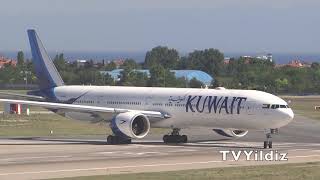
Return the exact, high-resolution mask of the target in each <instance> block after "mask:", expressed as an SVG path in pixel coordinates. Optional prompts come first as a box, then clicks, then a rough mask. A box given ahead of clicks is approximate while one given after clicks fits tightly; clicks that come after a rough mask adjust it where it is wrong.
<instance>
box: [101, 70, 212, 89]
mask: <svg viewBox="0 0 320 180" xmlns="http://www.w3.org/2000/svg"><path fill="white" fill-rule="evenodd" d="M121 71H123V69H115V70H112V71H100V73H101V74H104V75H105V74H109V75H110V76H111V77H112V78H113V79H114V80H115V81H120V78H121V74H120V72H121ZM134 71H136V72H142V73H145V74H146V75H147V76H148V77H150V72H149V70H148V69H137V70H134ZM170 71H171V72H173V73H174V74H175V76H176V78H184V79H186V80H187V81H190V80H191V79H193V78H195V79H197V80H198V81H200V82H202V83H203V84H204V85H206V86H210V85H211V83H212V82H213V80H214V79H213V78H212V77H211V76H210V75H209V74H207V73H205V72H203V71H199V70H170Z"/></svg>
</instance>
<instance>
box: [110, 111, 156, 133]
mask: <svg viewBox="0 0 320 180" xmlns="http://www.w3.org/2000/svg"><path fill="white" fill-rule="evenodd" d="M111 129H112V132H113V133H114V134H115V135H117V136H121V137H123V138H136V139H140V138H143V137H145V136H146V135H147V134H148V132H149V130H150V121H149V119H148V118H147V117H146V116H145V115H143V114H140V113H139V112H126V113H120V114H118V115H116V116H114V117H113V119H112V121H111Z"/></svg>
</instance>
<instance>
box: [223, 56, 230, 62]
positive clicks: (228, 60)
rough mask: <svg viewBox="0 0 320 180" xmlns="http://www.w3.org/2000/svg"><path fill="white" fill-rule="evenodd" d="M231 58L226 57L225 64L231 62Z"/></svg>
mask: <svg viewBox="0 0 320 180" xmlns="http://www.w3.org/2000/svg"><path fill="white" fill-rule="evenodd" d="M230 59H231V58H229V57H225V58H224V60H223V64H229V63H230Z"/></svg>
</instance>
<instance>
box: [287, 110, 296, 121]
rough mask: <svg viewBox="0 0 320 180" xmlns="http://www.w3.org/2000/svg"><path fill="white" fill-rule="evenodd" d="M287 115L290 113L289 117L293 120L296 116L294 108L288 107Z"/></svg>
mask: <svg viewBox="0 0 320 180" xmlns="http://www.w3.org/2000/svg"><path fill="white" fill-rule="evenodd" d="M287 115H288V119H289V120H290V121H292V120H293V118H294V113H293V111H292V109H288V112H287Z"/></svg>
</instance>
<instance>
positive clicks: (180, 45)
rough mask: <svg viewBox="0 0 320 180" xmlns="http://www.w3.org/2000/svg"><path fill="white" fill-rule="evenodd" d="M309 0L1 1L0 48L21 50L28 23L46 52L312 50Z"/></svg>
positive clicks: (314, 24) (315, 23) (315, 35)
mask: <svg viewBox="0 0 320 180" xmlns="http://www.w3.org/2000/svg"><path fill="white" fill-rule="evenodd" d="M319 9H320V1H317V0H268V1H266V0H28V1H23V0H1V6H0V25H1V26H0V27H1V28H0V32H1V33H0V52H1V51H16V50H27V51H29V46H28V41H27V35H26V29H28V28H35V29H36V30H37V31H38V34H39V35H40V38H41V39H42V41H43V42H44V44H45V46H46V48H47V50H48V51H146V50H149V49H151V48H152V47H154V46H157V45H165V46H169V47H172V48H176V49H178V50H179V51H181V52H188V51H192V50H194V49H204V48H211V47H212V48H218V49H221V50H222V51H224V52H257V53H263V52H296V53H318V52H319V50H320V35H319V33H320V10H319Z"/></svg>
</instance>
